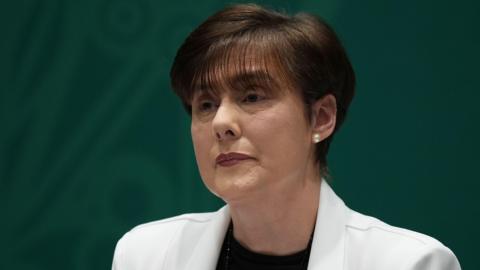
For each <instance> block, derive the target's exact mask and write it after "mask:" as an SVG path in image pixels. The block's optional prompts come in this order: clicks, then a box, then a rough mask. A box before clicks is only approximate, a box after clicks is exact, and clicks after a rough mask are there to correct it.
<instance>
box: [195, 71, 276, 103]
mask: <svg viewBox="0 0 480 270" xmlns="http://www.w3.org/2000/svg"><path fill="white" fill-rule="evenodd" d="M224 80H225V82H226V85H228V86H229V88H230V90H232V91H233V92H237V93H243V92H244V91H245V90H246V89H248V88H250V87H252V86H257V87H262V88H263V89H262V90H264V91H266V92H271V91H273V90H274V89H276V88H278V86H279V84H278V82H277V80H275V78H274V77H272V76H271V75H270V73H269V72H267V71H265V70H262V69H259V70H247V71H241V72H239V73H237V74H234V75H232V76H226V78H225V79H224ZM217 83H218V82H213V83H211V82H210V83H209V82H207V83H206V85H202V84H201V83H197V84H196V86H195V89H197V90H196V91H194V94H193V95H192V98H194V96H196V95H200V96H201V95H203V94H205V93H216V94H218V92H220V91H221V90H220V91H219V89H215V87H214V85H215V84H217ZM195 93H196V94H195Z"/></svg>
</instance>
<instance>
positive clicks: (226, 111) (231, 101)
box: [191, 85, 314, 202]
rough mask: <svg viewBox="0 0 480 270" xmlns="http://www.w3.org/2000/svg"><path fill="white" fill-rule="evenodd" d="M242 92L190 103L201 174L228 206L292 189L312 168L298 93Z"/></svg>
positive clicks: (259, 89)
mask: <svg viewBox="0 0 480 270" xmlns="http://www.w3.org/2000/svg"><path fill="white" fill-rule="evenodd" d="M242 88H245V89H224V90H222V91H219V92H220V93H218V94H209V93H207V91H204V92H198V93H196V94H195V95H194V97H193V100H192V123H191V132H192V139H193V145H194V149H195V156H196V159H197V164H198V167H199V170H200V175H201V177H202V179H203V181H204V183H205V185H206V186H207V187H208V188H209V189H210V191H212V192H213V193H214V194H216V195H218V196H219V197H221V198H222V199H224V200H225V201H227V202H231V201H234V200H238V199H241V198H244V197H245V196H250V197H251V196H252V195H254V194H256V195H258V196H264V195H266V194H276V193H277V194H278V192H286V191H288V190H292V188H294V187H295V186H298V185H302V181H304V180H305V176H306V172H307V168H310V167H313V166H311V163H312V162H313V152H314V144H313V143H312V139H311V138H312V130H311V128H310V124H309V123H308V121H307V119H306V117H305V109H304V104H303V102H302V100H301V97H300V96H299V94H298V93H296V92H295V91H290V90H279V89H265V88H264V87H262V86H254V85H252V86H247V87H242ZM309 165H310V166H309Z"/></svg>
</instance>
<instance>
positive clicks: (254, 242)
mask: <svg viewBox="0 0 480 270" xmlns="http://www.w3.org/2000/svg"><path fill="white" fill-rule="evenodd" d="M299 183H300V182H299ZM320 183H321V182H320V180H319V179H318V178H315V179H306V181H304V182H301V184H299V185H296V186H295V187H291V186H289V187H285V189H284V190H282V189H281V188H280V190H277V191H278V192H275V194H271V193H270V194H268V196H260V197H259V199H258V200H255V199H252V200H250V201H249V202H234V203H229V205H230V210H231V215H232V221H233V225H234V232H233V233H234V237H235V239H236V240H237V241H238V242H240V243H241V244H242V245H243V246H244V247H246V248H248V249H250V250H251V251H254V252H257V253H263V254H268V255H278V256H281V255H289V254H293V253H296V252H298V251H301V250H303V249H305V248H306V247H307V245H308V243H309V240H310V236H311V234H312V231H313V229H314V226H315V221H316V214H317V209H318V203H319V197H320Z"/></svg>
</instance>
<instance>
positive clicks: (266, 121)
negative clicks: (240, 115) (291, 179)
mask: <svg viewBox="0 0 480 270" xmlns="http://www.w3.org/2000/svg"><path fill="white" fill-rule="evenodd" d="M302 113H303V111H298V112H297V111H294V110H291V107H290V108H280V109H279V110H275V111H272V112H271V114H270V113H269V114H268V115H264V117H262V118H256V119H254V120H252V121H250V122H249V128H248V130H250V131H252V132H251V136H253V137H254V138H253V139H252V140H251V141H252V142H253V143H254V144H255V148H256V149H259V150H260V151H261V153H260V154H261V156H262V157H263V159H264V160H263V161H264V164H265V165H266V166H268V167H276V168H277V172H280V170H281V168H285V169H287V168H289V169H290V170H291V169H292V168H291V167H298V166H301V165H302V164H305V163H306V159H307V158H308V157H307V156H308V150H309V147H310V136H309V135H308V134H309V133H308V128H307V122H306V119H304V118H303V114H302Z"/></svg>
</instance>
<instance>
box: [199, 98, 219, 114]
mask: <svg viewBox="0 0 480 270" xmlns="http://www.w3.org/2000/svg"><path fill="white" fill-rule="evenodd" d="M214 107H215V104H214V103H213V102H212V101H211V100H204V101H201V102H200V104H199V108H198V109H199V110H200V111H201V112H207V111H210V110H212V109H213V108H214Z"/></svg>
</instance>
